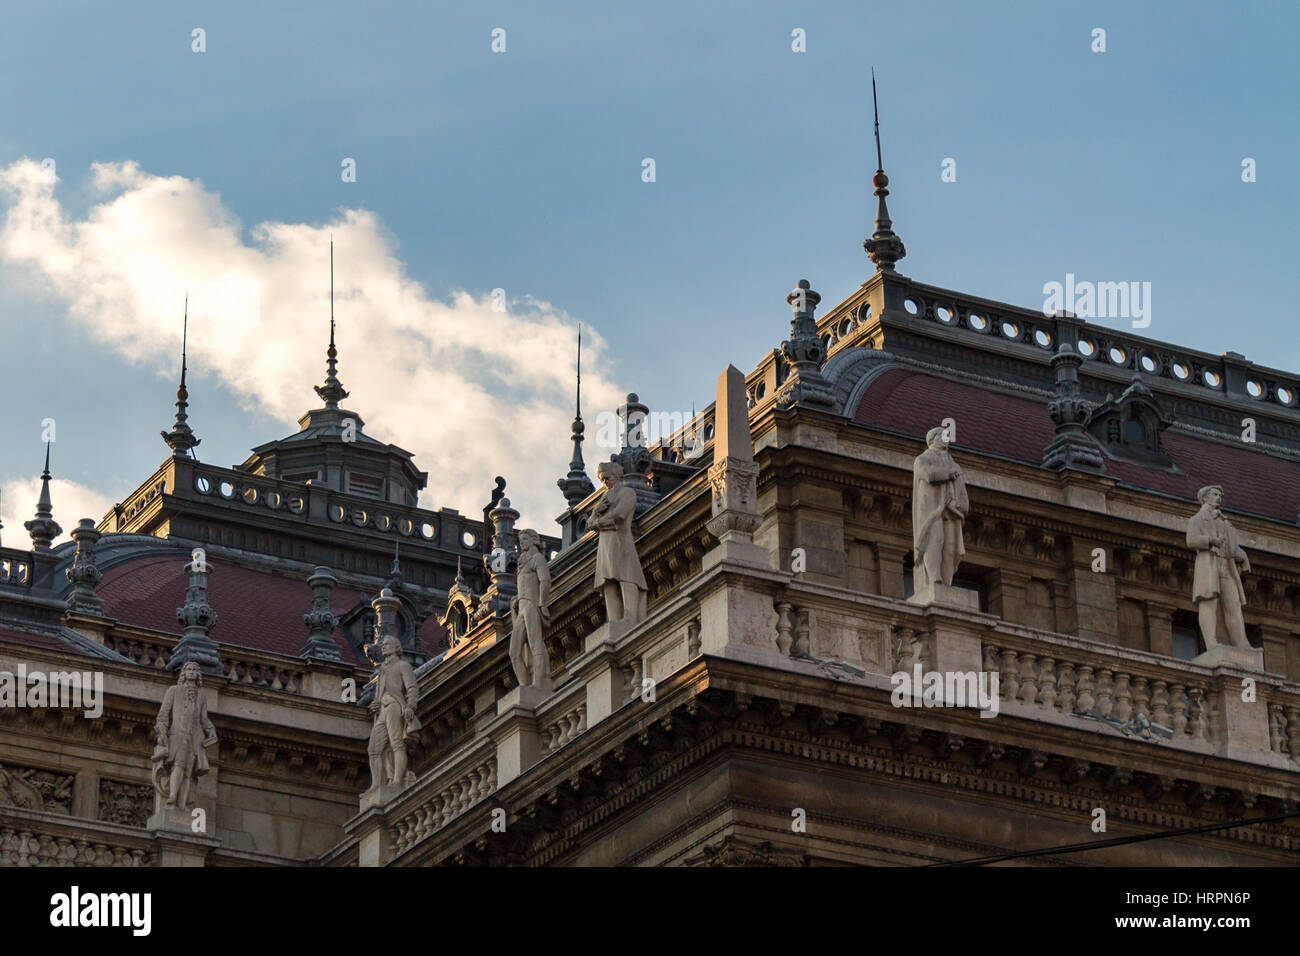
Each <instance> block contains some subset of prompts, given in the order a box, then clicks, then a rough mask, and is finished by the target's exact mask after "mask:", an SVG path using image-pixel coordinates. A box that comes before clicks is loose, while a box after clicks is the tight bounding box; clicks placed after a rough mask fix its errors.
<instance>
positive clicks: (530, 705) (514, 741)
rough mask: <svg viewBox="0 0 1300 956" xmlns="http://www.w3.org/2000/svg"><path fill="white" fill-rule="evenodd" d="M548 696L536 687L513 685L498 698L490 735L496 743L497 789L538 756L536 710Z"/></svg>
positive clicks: (540, 750) (539, 749)
mask: <svg viewBox="0 0 1300 956" xmlns="http://www.w3.org/2000/svg"><path fill="white" fill-rule="evenodd" d="M549 696H550V695H549V694H546V693H543V692H541V691H539V690H538V689H537V688H535V687H516V688H514V689H513V690H512V691H510V692H509V693H508V694H506V695H505V696H504V697H502V698H501V699H500V700H498V701H497V723H496V724H495V725H494V726H493V729H492V737H493V739H494V740H495V741H496V745H497V788H498V789H500V788H501V787H504V786H505V785H506V784H507V783H509V782H510V781H511V780H513V779H515V777H518V776H519V775H520V774H522V773H523V772H524V771H525V770H527V769H528V768H529V767H531V766H532V765H533V764H535V763H537V761H538V760H539V759H540V758H541V755H542V747H541V738H540V735H539V734H538V729H537V716H536V711H537V707H538V705H539V704H541V703H542V701H543V700H545V699H546V698H547V697H549Z"/></svg>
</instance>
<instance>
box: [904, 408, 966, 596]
mask: <svg viewBox="0 0 1300 956" xmlns="http://www.w3.org/2000/svg"><path fill="white" fill-rule="evenodd" d="M925 443H926V445H927V446H928V447H927V448H926V450H925V451H924V452H922V453H921V454H920V455H918V456H917V458H916V460H915V461H914V462H912V548H913V554H914V558H913V562H912V584H913V591H914V594H915V596H916V598H917V600H918V601H924V602H926V603H929V602H930V601H933V600H934V598H935V596H936V595H935V592H936V590H938V588H937V587H936V585H943V586H944V587H951V586H952V577H953V575H954V574H956V573H957V566H958V565H959V564H961V556H962V555H963V554H965V553H966V543H965V540H964V539H963V537H962V523H963V522H964V521H965V520H966V512H968V511H969V510H970V499H969V498H968V497H967V495H966V481H965V479H964V478H963V477H962V473H961V468H960V467H958V465H957V463H956V462H955V461H953V458H952V455H951V454H949V452H948V440H947V437H946V435H945V433H944V429H942V428H931V429H930V431H929V432H928V433H927V434H926V436H925Z"/></svg>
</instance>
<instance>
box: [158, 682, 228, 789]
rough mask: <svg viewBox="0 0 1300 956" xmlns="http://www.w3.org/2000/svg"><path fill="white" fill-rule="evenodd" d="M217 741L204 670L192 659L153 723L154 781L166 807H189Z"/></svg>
mask: <svg viewBox="0 0 1300 956" xmlns="http://www.w3.org/2000/svg"><path fill="white" fill-rule="evenodd" d="M216 742H217V730H216V728H215V727H213V726H212V721H211V720H209V719H208V699H207V697H206V696H204V694H203V672H202V671H201V670H200V669H199V665H198V664H197V663H195V662H194V661H190V662H188V663H187V664H185V665H184V666H183V667H182V668H181V672H180V675H179V676H178V677H177V678H176V683H175V685H174V686H172V687H168V688H167V693H166V694H164V695H163V700H162V706H161V707H159V708H158V719H157V721H156V722H155V723H154V751H153V761H152V763H153V785H154V791H155V792H156V793H157V794H158V800H159V803H160V804H161V806H162V807H163V808H165V809H168V810H188V809H190V786H191V785H192V784H193V783H194V781H195V779H197V778H198V777H201V776H203V775H204V774H205V773H207V772H208V769H209V767H208V754H207V748H208V747H211V746H213V745H215V744H216Z"/></svg>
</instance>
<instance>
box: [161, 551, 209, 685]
mask: <svg viewBox="0 0 1300 956" xmlns="http://www.w3.org/2000/svg"><path fill="white" fill-rule="evenodd" d="M185 571H186V573H187V574H188V575H189V584H188V585H187V586H186V588H185V604H184V605H183V606H182V607H178V608H177V609H176V620H177V621H179V622H180V623H181V624H183V625H185V631H184V633H183V634H182V635H181V639H180V642H179V643H178V644H177V645H176V647H175V648H174V649H173V650H172V656H171V657H169V658H168V659H167V669H168V670H169V671H178V670H180V669H181V668H182V667H184V666H185V665H186V664H188V663H189V662H191V661H193V662H194V663H196V664H198V665H199V669H200V670H202V671H203V673H205V674H220V673H221V658H220V657H219V656H218V654H217V645H216V642H215V641H213V640H212V638H211V637H210V636H209V635H210V632H211V631H212V629H213V628H214V627H216V626H217V612H216V611H215V610H213V609H212V605H211V604H209V603H208V575H209V574H210V573H211V571H212V567H211V565H209V564H208V559H207V554H206V552H205V551H204V550H203V548H195V549H194V550H193V551H192V552H190V563H189V564H187V565H186V566H185Z"/></svg>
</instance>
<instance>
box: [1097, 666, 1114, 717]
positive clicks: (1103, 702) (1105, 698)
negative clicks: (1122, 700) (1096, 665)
mask: <svg viewBox="0 0 1300 956" xmlns="http://www.w3.org/2000/svg"><path fill="white" fill-rule="evenodd" d="M1112 674H1113V672H1112V671H1111V669H1110V668H1109V667H1103V668H1102V669H1101V670H1099V671H1098V672H1097V716H1098V717H1109V716H1110V712H1111V710H1112V709H1113V708H1114V706H1115V698H1114V693H1115V684H1114V680H1113V679H1112V676H1111V675H1112Z"/></svg>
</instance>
